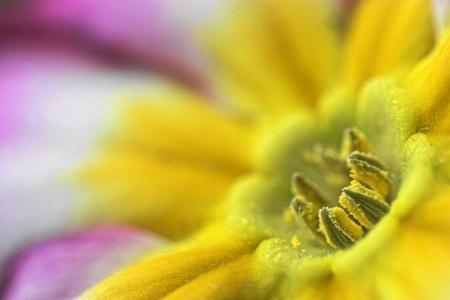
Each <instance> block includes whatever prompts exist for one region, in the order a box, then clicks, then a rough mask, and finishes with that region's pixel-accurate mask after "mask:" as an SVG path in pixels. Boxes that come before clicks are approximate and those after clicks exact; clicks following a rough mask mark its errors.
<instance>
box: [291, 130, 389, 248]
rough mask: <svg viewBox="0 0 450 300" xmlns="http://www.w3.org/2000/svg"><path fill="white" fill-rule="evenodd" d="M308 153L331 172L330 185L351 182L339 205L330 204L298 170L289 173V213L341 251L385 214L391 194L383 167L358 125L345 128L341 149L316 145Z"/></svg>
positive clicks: (387, 176) (328, 178)
mask: <svg viewBox="0 0 450 300" xmlns="http://www.w3.org/2000/svg"><path fill="white" fill-rule="evenodd" d="M309 157H310V158H311V159H312V160H313V161H314V162H315V163H317V164H318V165H319V166H320V168H321V169H323V170H326V171H327V173H328V174H329V175H328V177H327V181H328V182H329V183H330V184H331V185H335V186H338V185H341V186H342V182H348V181H350V184H348V185H347V186H346V187H344V188H343V189H342V193H341V195H340V197H339V201H338V204H337V205H335V206H331V207H330V205H329V204H328V202H327V201H326V200H325V198H324V197H323V195H322V193H321V191H320V189H319V188H318V187H317V186H316V185H315V184H314V183H313V182H311V181H309V180H308V179H307V178H305V177H304V176H303V175H302V174H301V173H298V172H296V173H294V174H293V176H292V189H293V192H294V194H295V198H294V200H292V203H291V211H292V212H293V214H294V215H295V216H296V217H297V219H298V220H299V221H300V222H304V223H305V224H306V226H307V227H308V228H309V229H310V230H311V232H312V233H313V234H314V235H315V236H316V237H317V238H318V239H319V241H321V242H322V243H324V244H328V245H330V246H331V247H333V248H335V249H344V248H347V247H349V246H351V245H353V244H354V243H355V242H356V241H357V240H359V239H361V238H362V237H363V236H364V235H365V234H366V233H367V232H368V231H369V230H370V229H372V228H373V227H374V226H375V225H376V223H377V222H378V221H379V220H380V219H381V218H382V217H383V216H384V215H385V214H387V213H388V211H389V208H390V203H391V201H392V199H393V198H394V192H395V188H394V184H393V180H392V178H391V176H390V174H389V172H388V170H387V167H386V165H385V164H384V162H382V161H381V160H380V159H379V158H378V157H377V156H375V154H374V153H373V151H372V148H371V147H370V145H369V143H368V141H367V138H366V137H365V135H364V134H363V133H362V132H361V131H359V130H358V129H356V128H349V129H346V130H345V131H344V134H343V139H342V144H341V150H340V152H337V151H335V150H334V149H330V148H323V147H321V146H317V147H315V148H314V149H313V151H312V153H310V155H309Z"/></svg>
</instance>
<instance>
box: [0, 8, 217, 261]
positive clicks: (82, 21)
mask: <svg viewBox="0 0 450 300" xmlns="http://www.w3.org/2000/svg"><path fill="white" fill-rule="evenodd" d="M163 2H164V1H144V0H137V1H132V2H129V1H114V0H96V1H88V0H78V1H58V0H35V1H25V0H24V1H8V0H6V1H5V0H3V1H1V2H0V3H1V4H0V203H1V209H0V270H4V263H5V261H6V260H7V259H8V258H11V257H12V256H13V255H14V253H16V251H18V250H19V249H22V248H23V247H26V246H27V245H30V244H31V243H33V242H34V241H37V240H40V239H43V238H46V237H50V236H53V235H56V234H59V233H62V232H66V231H67V230H68V229H73V228H72V226H73V225H72V224H71V212H72V211H73V210H74V206H75V204H76V201H77V193H76V191H75V190H74V189H72V188H71V187H69V186H68V185H67V184H66V183H65V180H64V178H65V176H67V174H69V173H70V172H71V170H72V169H73V168H74V167H75V166H77V165H78V164H80V163H81V162H82V161H83V160H84V159H85V158H86V156H87V155H89V153H90V151H91V150H92V147H93V144H95V140H96V138H98V137H99V135H100V133H101V132H102V130H103V129H104V128H105V126H106V124H107V122H108V117H109V116H110V113H111V110H112V109H113V108H114V103H115V102H116V101H117V100H118V99H119V98H121V97H122V95H123V94H124V93H126V92H127V91H130V90H136V89H145V88H148V87H151V85H152V84H153V83H154V82H157V81H158V80H164V78H170V79H171V80H176V81H178V82H180V83H182V84H185V85H189V86H191V87H193V88H194V89H202V88H204V87H205V85H206V83H205V82H206V79H205V78H206V76H205V66H203V65H202V64H201V63H200V60H199V57H201V53H200V51H199V49H197V48H196V45H195V43H193V42H192V34H193V33H194V32H195V29H196V28H197V26H199V25H200V24H202V23H203V22H206V21H207V20H208V18H210V17H211V16H212V15H213V14H214V11H215V6H216V5H217V4H214V3H212V2H207V1H199V2H192V1H190V2H181V1H168V2H164V3H163Z"/></svg>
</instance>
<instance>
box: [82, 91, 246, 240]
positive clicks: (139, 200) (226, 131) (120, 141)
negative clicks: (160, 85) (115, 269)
mask: <svg viewBox="0 0 450 300" xmlns="http://www.w3.org/2000/svg"><path fill="white" fill-rule="evenodd" d="M155 97H156V96H155ZM160 97H161V96H160ZM165 97H168V99H161V98H151V100H155V102H149V101H147V102H146V101H135V102H131V103H129V104H128V106H127V107H125V109H124V111H123V114H122V119H119V124H120V125H119V126H122V127H121V128H119V129H118V133H116V134H115V135H114V136H113V137H112V139H111V141H108V142H106V143H105V144H104V145H102V149H101V152H100V155H99V156H98V157H94V158H93V161H92V163H91V164H90V165H89V166H88V167H86V168H85V169H84V170H82V171H81V174H80V177H81V178H82V180H83V181H84V182H85V183H87V184H88V185H89V186H90V191H91V192H92V194H90V195H87V196H88V199H89V201H86V205H85V206H86V207H85V209H83V210H82V212H80V218H83V219H88V220H89V219H91V220H94V221H96V222H98V221H101V220H122V221H128V222H133V223H137V224H139V225H142V226H146V227H148V228H150V229H152V230H154V231H156V232H158V233H160V234H163V235H166V236H169V237H171V238H181V237H183V236H185V235H186V234H188V233H190V232H192V231H193V230H195V229H197V228H199V227H200V226H202V225H203V224H205V223H206V222H207V221H209V220H213V219H214V218H216V217H217V213H218V211H219V210H220V203H221V200H222V199H223V198H224V197H225V196H226V194H227V192H228V189H229V188H230V186H231V185H232V183H233V182H234V180H235V179H236V178H237V177H238V176H240V175H241V174H244V173H246V172H248V171H249V170H251V169H252V168H253V165H252V150H253V149H252V148H253V146H252V145H253V139H254V138H255V135H254V133H253V129H252V128H250V127H249V126H247V125H244V124H242V123H240V122H239V121H237V120H234V119H232V118H230V117H228V116H226V115H225V114H223V113H218V112H216V111H214V110H213V109H212V108H209V107H208V106H207V105H206V104H203V103H201V102H199V101H198V100H196V99H195V98H194V97H193V96H192V95H189V94H186V93H182V92H181V91H176V90H172V91H170V93H169V94H165Z"/></svg>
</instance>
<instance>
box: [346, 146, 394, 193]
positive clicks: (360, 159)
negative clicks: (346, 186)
mask: <svg viewBox="0 0 450 300" xmlns="http://www.w3.org/2000/svg"><path fill="white" fill-rule="evenodd" d="M356 154H357V153H355V152H354V153H352V154H351V155H349V156H348V157H347V166H348V167H349V168H350V177H351V178H353V179H356V180H358V181H360V182H362V183H364V184H366V185H369V186H370V187H371V188H372V189H373V190H374V191H376V192H378V193H379V194H380V195H381V196H383V197H386V196H388V194H389V192H390V190H391V186H392V181H391V180H390V178H389V175H388V172H387V171H385V170H383V169H381V168H380V165H379V164H378V162H377V163H374V162H375V161H376V160H375V159H374V158H373V157H370V156H368V155H361V153H358V154H357V155H356Z"/></svg>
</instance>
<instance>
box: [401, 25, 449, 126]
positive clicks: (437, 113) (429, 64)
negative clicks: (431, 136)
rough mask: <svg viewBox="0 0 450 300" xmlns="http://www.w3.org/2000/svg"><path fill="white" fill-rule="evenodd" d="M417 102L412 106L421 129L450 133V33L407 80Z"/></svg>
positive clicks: (414, 100)
mask: <svg viewBox="0 0 450 300" xmlns="http://www.w3.org/2000/svg"><path fill="white" fill-rule="evenodd" d="M405 85H406V86H407V87H409V88H410V89H411V90H412V92H413V94H414V96H415V97H414V99H413V102H412V103H411V104H410V105H411V106H413V107H414V108H415V109H416V110H417V114H418V115H419V120H418V123H417V128H418V129H427V130H432V131H435V132H439V131H440V132H446V133H448V132H450V121H449V118H447V115H448V113H449V105H448V103H450V32H447V34H446V35H445V36H444V37H443V38H442V41H441V42H440V44H439V46H438V47H437V48H436V49H435V50H434V51H433V53H432V54H431V55H430V56H429V57H428V58H427V59H426V60H425V61H424V62H423V63H421V64H419V65H418V66H417V67H416V68H415V69H414V70H413V71H412V72H411V73H410V74H409V75H408V77H407V78H406V79H405Z"/></svg>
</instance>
